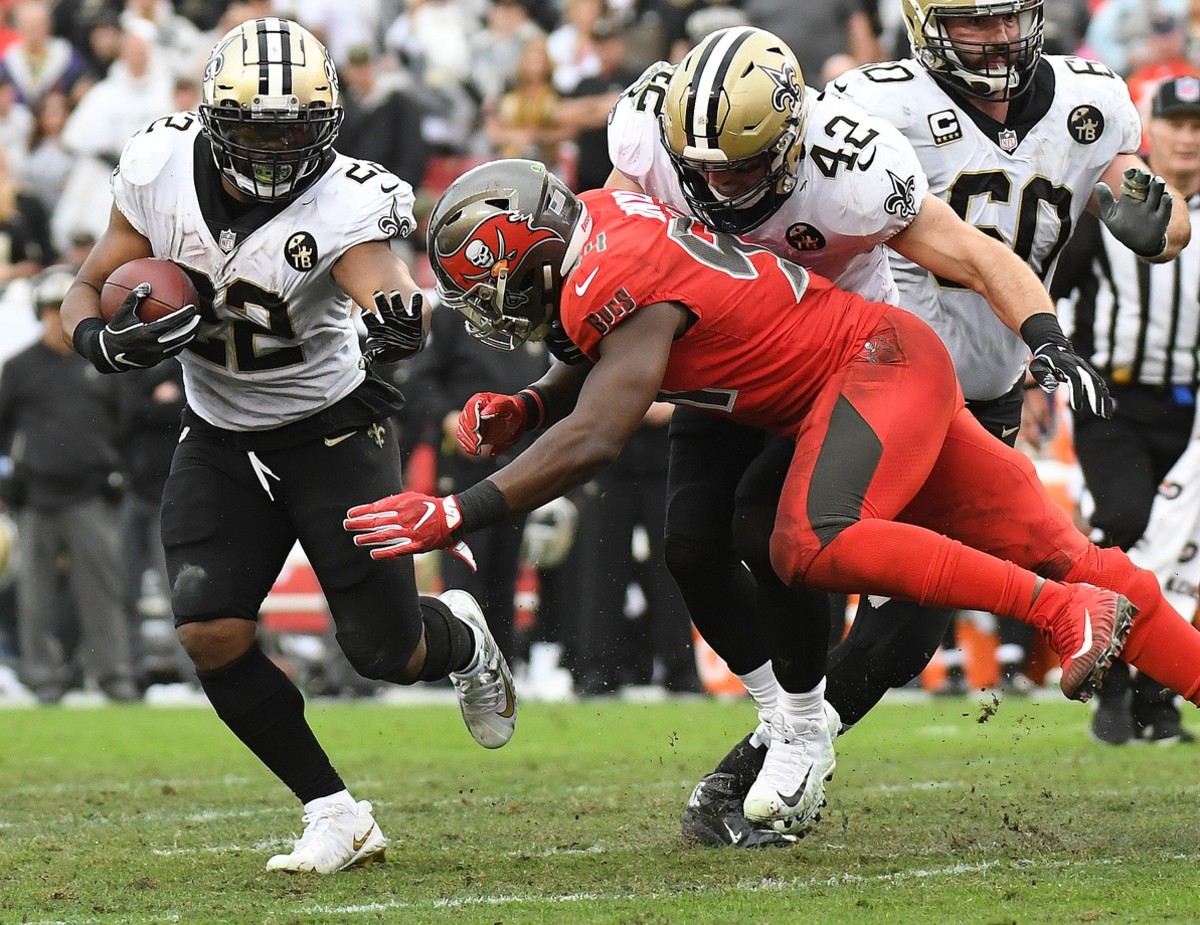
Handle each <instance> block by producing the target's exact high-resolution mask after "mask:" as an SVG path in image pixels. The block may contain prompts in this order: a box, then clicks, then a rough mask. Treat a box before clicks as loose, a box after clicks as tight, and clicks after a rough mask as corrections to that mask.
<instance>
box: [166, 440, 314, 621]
mask: <svg viewBox="0 0 1200 925" xmlns="http://www.w3.org/2000/svg"><path fill="white" fill-rule="evenodd" d="M161 516H162V541H163V547H164V549H165V551H166V556H167V570H168V574H169V576H170V581H171V608H172V610H173V611H174V614H175V622H176V623H177V624H179V623H187V622H192V621H196V620H207V619H214V618H217V617H243V618H246V619H256V618H257V616H258V611H259V607H260V606H261V604H262V602H263V599H264V598H265V597H266V596H267V592H269V591H270V590H271V586H272V585H273V584H274V582H275V579H276V577H278V575H279V572H280V569H282V567H283V564H284V561H285V560H286V558H287V554H288V552H289V550H290V549H291V548H292V544H293V543H294V541H295V535H294V533H293V531H292V528H291V525H290V524H289V522H288V518H287V514H286V512H285V511H284V510H283V508H282V506H281V505H279V504H277V503H275V502H273V501H272V500H271V499H270V497H268V495H267V493H266V491H264V490H263V488H262V486H261V484H260V483H259V481H258V479H257V478H256V477H255V475H254V470H253V468H252V467H251V464H250V459H249V457H248V456H247V455H246V453H245V452H242V451H240V450H238V449H237V448H236V447H235V446H234V445H233V443H232V441H230V440H226V439H222V438H219V437H210V436H207V435H204V436H201V435H198V434H197V433H196V432H195V431H192V432H190V433H189V434H188V435H187V437H186V438H185V439H184V440H183V441H182V442H180V444H179V445H178V446H177V447H176V449H175V457H174V460H173V461H172V464H171V474H170V476H169V477H168V479H167V482H166V485H165V487H164V489H163V503H162V515H161Z"/></svg>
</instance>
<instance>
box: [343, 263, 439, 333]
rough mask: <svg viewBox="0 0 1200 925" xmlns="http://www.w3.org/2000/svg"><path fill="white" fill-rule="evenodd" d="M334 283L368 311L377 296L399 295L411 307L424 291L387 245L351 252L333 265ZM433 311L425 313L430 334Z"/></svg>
mask: <svg viewBox="0 0 1200 925" xmlns="http://www.w3.org/2000/svg"><path fill="white" fill-rule="evenodd" d="M333 280H334V282H336V283H337V284H338V285H339V286H340V287H341V288H342V290H343V291H344V292H345V293H346V294H347V295H349V296H350V298H352V299H354V301H355V302H356V303H358V304H359V305H361V306H362V307H363V309H364V310H373V308H372V306H374V305H375V293H376V292H383V293H391V292H399V293H400V294H401V295H402V296H403V297H404V304H406V305H407V304H408V301H409V299H410V298H411V297H412V294H413V293H414V292H417V291H418V290H419V288H420V287H419V286H417V284H416V282H415V281H414V280H413V278H412V274H411V273H409V272H408V267H407V266H405V265H404V261H403V260H401V259H400V258H399V257H397V256H396V254H395V253H394V252H393V251H392V249H391V247H390V246H389V245H388V242H387V241H364V242H363V243H361V244H355V245H354V246H353V247H351V248H348V249H347V250H346V252H345V253H344V254H342V256H341V257H339V258H338V259H337V262H336V263H334V265H333ZM426 303H428V300H426ZM429 311H430V309H429V305H428V304H426V305H425V306H424V309H423V313H424V326H425V331H426V332H427V333H428V331H429Z"/></svg>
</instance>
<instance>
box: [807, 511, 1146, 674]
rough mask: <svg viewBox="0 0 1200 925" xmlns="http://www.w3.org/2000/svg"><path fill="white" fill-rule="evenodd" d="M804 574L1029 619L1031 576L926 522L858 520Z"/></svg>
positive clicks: (838, 587)
mask: <svg viewBox="0 0 1200 925" xmlns="http://www.w3.org/2000/svg"><path fill="white" fill-rule="evenodd" d="M804 580H805V582H806V583H807V584H809V585H810V586H812V587H814V588H823V589H825V590H830V591H843V592H849V591H850V590H851V589H855V590H857V591H859V592H864V591H865V592H867V593H870V594H886V595H888V596H890V597H898V598H902V599H904V600H909V601H916V602H917V603H920V604H925V605H928V606H931V607H952V608H955V609H959V610H984V611H990V612H991V613H995V614H999V615H1001V616H1005V617H1015V618H1017V619H1018V620H1024V621H1026V622H1032V620H1031V619H1030V615H1029V610H1030V607H1031V603H1032V600H1033V590H1034V585H1035V583H1036V582H1037V576H1036V575H1034V574H1033V572H1030V571H1026V570H1025V569H1023V568H1020V567H1019V566H1016V565H1014V564H1013V563H1011V562H1006V561H1005V560H1003V559H997V558H995V557H994V556H989V555H988V554H987V553H983V552H980V551H979V550H977V549H972V548H970V547H968V546H964V545H963V544H962V543H959V542H957V541H956V540H952V539H950V538H949V537H946V536H943V535H942V534H940V533H934V532H933V531H932V530H926V529H925V528H924V527H916V526H913V525H912V524H902V523H896V522H895V521H889V520H861V521H859V522H858V523H856V524H853V525H851V526H850V527H847V528H846V529H845V530H843V531H842V532H841V534H839V535H838V537H837V538H836V539H835V540H833V542H831V543H830V544H829V545H828V546H826V547H825V548H824V549H822V550H821V551H820V552H819V553H817V555H816V557H815V558H814V559H813V561H812V564H811V565H810V566H809V568H808V571H807V573H806V574H805V576H804ZM1164 683H1165V682H1164Z"/></svg>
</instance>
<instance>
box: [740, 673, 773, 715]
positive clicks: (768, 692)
mask: <svg viewBox="0 0 1200 925" xmlns="http://www.w3.org/2000/svg"><path fill="white" fill-rule="evenodd" d="M737 679H738V680H739V681H741V682H742V685H743V686H744V687H745V688H746V692H747V693H748V694H749V695H750V696H751V697H752V698H753V699H754V703H755V705H756V706H757V707H758V709H759V710H760V711H764V710H765V711H766V712H768V713H770V712H772V711H773V710H774V709H775V703H776V698H777V697H778V695H779V683H778V682H777V681H776V680H775V672H774V671H772V670H771V663H770V662H765V663H764V664H762V665H759V666H758V667H757V668H755V669H754V670H753V671H750V672H747V673H746V674H740V675H738V676H737Z"/></svg>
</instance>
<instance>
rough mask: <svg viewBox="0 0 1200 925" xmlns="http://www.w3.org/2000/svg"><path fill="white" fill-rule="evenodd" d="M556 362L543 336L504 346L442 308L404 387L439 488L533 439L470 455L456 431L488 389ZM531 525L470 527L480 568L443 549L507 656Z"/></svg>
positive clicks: (449, 488)
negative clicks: (432, 454) (433, 456)
mask: <svg viewBox="0 0 1200 925" xmlns="http://www.w3.org/2000/svg"><path fill="white" fill-rule="evenodd" d="M550 362H551V361H550V359H549V355H548V354H547V352H546V348H545V346H544V345H542V344H540V343H528V344H525V345H523V346H522V347H520V348H519V349H518V350H517V351H515V352H513V353H500V352H498V351H496V350H494V349H492V348H491V347H488V346H487V345H485V344H483V343H481V342H480V341H478V340H476V339H475V338H474V337H472V336H471V335H470V334H468V333H467V331H466V328H465V327H464V325H463V319H462V316H461V315H458V314H457V313H455V312H452V311H450V310H449V309H448V308H444V307H440V308H438V309H435V310H434V312H433V316H432V320H431V326H430V335H429V342H428V344H427V345H426V347H425V349H424V350H423V351H422V352H421V353H419V354H418V355H417V356H416V357H415V358H413V359H412V360H409V361H408V367H409V368H408V370H407V376H408V378H407V385H406V386H405V389H404V393H405V397H406V398H407V399H408V404H407V405H406V407H405V423H406V425H407V426H408V427H416V428H420V429H421V430H423V431H424V432H425V433H426V434H427V435H428V439H430V440H431V441H434V442H435V443H436V446H437V452H438V455H437V487H436V493H437V494H451V493H453V492H456V491H460V490H462V489H463V488H467V487H469V486H470V485H473V484H475V483H476V482H478V481H479V480H480V479H485V478H487V477H488V476H489V475H491V474H492V473H494V472H495V471H496V470H498V469H499V468H500V467H501V466H503V465H505V464H506V463H508V462H509V461H511V460H512V459H513V458H514V457H515V456H516V455H517V453H519V452H520V451H521V450H522V449H524V448H525V446H527V445H528V444H529V443H530V442H531V441H530V440H524V441H521V442H520V443H518V444H516V445H515V446H514V447H512V448H511V449H510V450H508V451H506V452H504V453H502V454H500V455H499V456H497V457H495V458H494V459H482V458H480V457H477V456H467V455H465V454H464V453H463V452H462V451H461V450H460V449H459V447H458V441H457V440H456V439H455V434H456V432H457V430H458V415H459V412H460V411H461V410H462V408H463V406H464V405H465V404H466V403H467V400H468V399H469V398H471V396H472V395H474V394H475V393H477V392H483V391H488V392H500V393H505V394H514V393H516V392H519V391H520V390H521V389H522V388H524V387H525V386H526V385H527V384H529V383H530V382H535V381H537V380H538V379H540V378H541V377H542V375H543V374H544V373H545V372H546V370H547V369H548V368H549V367H550ZM524 527H525V517H524V516H521V517H510V518H508V519H506V520H504V521H501V522H500V523H498V524H496V525H495V526H492V527H488V528H487V529H484V530H476V531H474V532H473V533H470V534H468V535H467V536H466V537H465V539H466V540H467V543H468V544H469V545H470V547H471V550H472V552H473V553H474V554H475V561H476V563H477V564H478V570H477V571H475V572H472V571H471V569H470V568H469V567H468V566H467V565H466V564H464V563H463V562H462V561H460V560H459V559H458V558H457V557H456V556H452V555H449V554H448V553H443V554H442V555H440V556H438V564H439V568H440V570H441V577H442V582H443V584H444V586H445V587H447V588H461V589H463V590H464V591H469V592H470V593H471V594H473V595H474V596H475V599H476V600H478V601H479V604H480V606H481V607H482V608H483V612H484V613H485V614H486V615H487V621H488V626H490V627H491V630H492V634H493V635H494V636H495V637H496V642H497V644H498V645H499V646H500V651H502V652H503V653H504V654H505V657H507V658H512V657H513V656H514V655H515V652H514V645H513V610H514V608H513V599H514V595H515V593H516V579H517V566H518V554H519V552H520V548H521V533H522V530H524Z"/></svg>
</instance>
